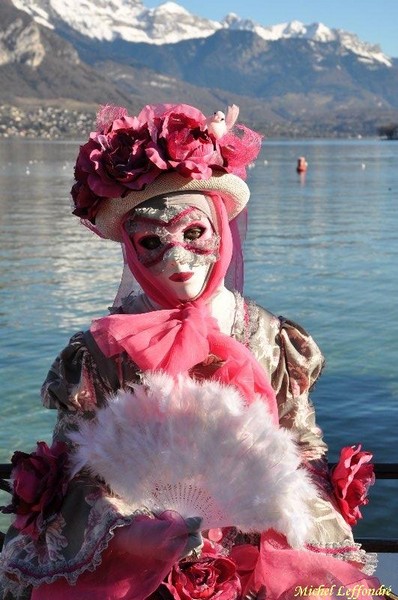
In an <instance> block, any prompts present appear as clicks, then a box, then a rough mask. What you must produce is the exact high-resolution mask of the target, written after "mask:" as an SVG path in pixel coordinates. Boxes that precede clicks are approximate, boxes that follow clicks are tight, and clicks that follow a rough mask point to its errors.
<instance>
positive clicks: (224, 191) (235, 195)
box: [95, 172, 250, 242]
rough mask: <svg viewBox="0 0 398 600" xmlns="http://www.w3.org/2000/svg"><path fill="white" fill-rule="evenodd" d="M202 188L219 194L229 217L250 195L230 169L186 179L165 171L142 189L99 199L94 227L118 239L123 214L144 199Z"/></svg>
mask: <svg viewBox="0 0 398 600" xmlns="http://www.w3.org/2000/svg"><path fill="white" fill-rule="evenodd" d="M206 191H207V192H210V191H214V192H217V193H218V194H220V196H221V197H222V199H223V201H224V204H225V207H226V209H227V213H228V218H229V220H231V219H233V218H234V217H236V216H237V215H238V214H239V213H240V212H241V211H242V210H243V208H244V207H245V206H246V204H247V202H248V200H249V197H250V190H249V188H248V186H247V184H246V183H245V182H244V181H243V179H241V178H240V177H237V176H236V175H233V174H231V173H219V174H218V173H217V174H215V175H213V176H212V177H209V179H187V178H186V177H182V176H181V175H179V174H178V173H174V172H173V173H165V174H164V175H160V176H159V177H158V178H157V179H155V181H154V182H153V183H151V184H150V185H148V186H147V187H146V188H145V189H143V190H140V191H132V192H130V193H129V194H128V195H127V196H125V197H124V198H109V199H108V200H103V201H102V203H101V206H100V209H99V211H98V213H97V215H96V217H95V227H96V229H97V230H98V231H99V232H100V234H101V236H103V237H104V238H106V239H110V240H113V241H115V242H120V241H121V240H122V237H121V223H122V220H123V217H124V216H125V215H126V213H128V212H130V211H131V210H132V209H133V208H135V207H136V206H138V205H139V204H141V203H142V202H145V200H149V199H150V198H154V197H156V196H162V195H166V194H170V193H174V192H206Z"/></svg>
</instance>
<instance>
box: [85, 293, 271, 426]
mask: <svg viewBox="0 0 398 600" xmlns="http://www.w3.org/2000/svg"><path fill="white" fill-rule="evenodd" d="M90 331H91V333H92V335H93V337H94V339H95V341H96V342H97V344H98V346H99V348H100V349H101V351H102V352H103V353H104V354H105V356H108V357H111V356H116V355H117V354H120V353H121V352H127V354H128V355H129V357H130V358H131V359H132V361H133V362H134V363H135V364H136V365H137V366H138V367H139V369H141V370H142V371H158V370H161V371H165V372H166V373H168V374H169V375H173V376H174V375H177V374H179V373H186V372H188V371H189V369H191V368H192V367H194V366H195V365H198V364H199V363H201V362H203V361H205V360H206V359H207V358H208V356H209V354H213V355H215V356H217V357H218V358H219V359H220V360H221V361H222V365H221V366H220V368H218V369H217V370H216V371H215V373H214V375H213V376H212V378H213V379H216V380H218V381H220V382H222V383H225V384H231V385H234V386H235V387H237V388H238V389H239V390H240V392H241V393H242V394H243V396H244V397H245V398H246V401H247V402H248V403H250V402H251V401H253V399H254V395H255V394H260V395H261V396H263V397H264V398H265V399H266V401H267V404H268V406H269V410H270V413H271V415H272V416H273V417H274V419H275V422H278V414H277V407H276V400H275V393H274V391H273V389H272V387H271V385H270V383H269V381H268V379H267V377H266V375H265V372H264V370H263V369H262V367H261V366H260V365H259V363H258V362H257V361H256V359H255V358H254V356H253V355H252V353H251V352H250V350H249V349H248V348H246V346H244V345H243V344H241V343H240V342H238V341H237V340H235V339H233V338H231V337H230V336H228V335H225V334H223V333H222V332H221V331H220V329H219V327H218V324H217V321H216V320H215V319H214V318H213V317H212V316H210V314H209V312H208V309H207V307H206V306H205V305H204V304H202V303H195V302H190V303H189V304H187V305H185V306H183V307H182V308H176V309H170V310H168V309H164V310H156V311H152V312H148V313H143V314H120V315H110V316H108V317H103V318H101V319H97V320H96V321H94V322H93V324H92V326H91V329H90Z"/></svg>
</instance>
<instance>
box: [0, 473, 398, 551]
mask: <svg viewBox="0 0 398 600" xmlns="http://www.w3.org/2000/svg"><path fill="white" fill-rule="evenodd" d="M330 466H333V465H330ZM374 472H375V475H376V481H377V480H380V479H398V463H375V465H374ZM10 476H11V464H0V489H1V490H3V491H5V492H11V486H10V482H9V479H10ZM397 491H398V490H397ZM3 541H4V533H3V532H0V549H1V547H2V544H3ZM355 541H356V542H358V543H359V544H361V545H362V547H363V549H364V550H366V551H367V552H388V553H390V552H397V553H398V539H397V538H374V537H369V538H361V537H359V538H356V539H355Z"/></svg>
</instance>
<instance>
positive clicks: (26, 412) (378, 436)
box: [0, 140, 398, 536]
mask: <svg viewBox="0 0 398 600" xmlns="http://www.w3.org/2000/svg"><path fill="white" fill-rule="evenodd" d="M77 148H78V142H74V143H73V142H42V141H32V140H3V141H0V236H1V250H0V253H1V254H0V369H1V371H0V381H1V389H2V393H1V396H0V419H1V425H2V426H1V444H0V462H6V461H7V460H9V458H10V456H11V454H12V451H13V450H15V449H22V450H25V451H30V450H31V449H32V448H33V446H34V444H35V442H36V440H38V439H44V440H46V441H50V439H51V430H52V427H53V424H54V420H55V412H54V411H49V410H45V409H43V408H42V407H41V403H40V396H39V391H40V386H41V383H42V381H43V379H44V378H45V376H46V373H47V371H48V369H49V366H50V364H51V362H52V360H53V359H54V358H55V356H56V355H57V353H58V352H59V350H60V349H62V348H63V347H64V346H65V345H66V344H67V342H68V339H69V337H70V336H71V335H72V334H73V333H74V332H75V331H77V330H79V329H82V328H87V327H88V326H89V325H90V322H91V319H92V318H93V317H95V316H101V315H103V314H105V313H106V309H107V307H108V306H109V305H110V304H111V303H112V300H113V298H114V295H115V292H116V289H117V285H118V281H119V279H120V273H121V262H122V261H121V252H120V249H119V247H118V245H117V244H114V243H112V242H107V241H103V240H99V239H98V238H96V237H95V236H94V235H93V234H92V233H90V232H89V231H88V230H86V229H85V228H84V227H82V226H81V225H80V224H79V222H78V219H77V218H76V217H73V216H70V199H69V190H70V187H71V184H72V177H73V165H74V160H75V156H76V153H77ZM300 155H305V156H306V158H307V161H308V163H309V168H308V171H307V173H306V174H304V175H298V174H297V173H296V171H295V166H296V162H297V157H298V156H300ZM248 182H249V185H250V187H251V189H252V199H251V201H250V210H249V235H248V239H247V242H246V246H245V255H246V278H245V281H246V283H245V292H246V294H247V295H249V296H251V297H252V298H254V299H256V300H257V301H258V302H259V303H260V304H262V305H263V306H265V307H266V308H268V309H269V310H271V311H272V312H274V313H275V314H277V315H284V316H286V317H288V318H289V319H292V320H294V321H296V322H298V323H300V324H301V325H302V326H303V327H304V328H306V329H307V330H309V331H310V332H311V334H312V335H313V337H314V338H315V339H316V341H317V342H318V344H319V345H320V347H321V348H322V351H323V353H324V354H325V356H326V368H325V370H324V373H323V375H322V377H321V379H320V381H319V383H318V384H317V386H316V388H315V390H314V392H313V394H312V399H313V401H314V403H315V406H316V410H317V414H318V422H319V424H320V425H321V427H322V429H323V430H324V433H325V439H326V441H327V443H328V444H329V447H330V459H331V460H336V458H337V456H338V452H339V449H340V447H342V446H345V445H351V444H356V443H362V445H363V448H364V449H367V450H370V451H372V452H374V457H375V460H376V461H379V462H383V461H384V462H398V450H397V446H396V438H397V428H398V368H397V364H398V344H397V334H398V325H397V321H398V302H397V297H398V143H394V142H380V141H377V140H352V141H318V140H317V141H308V140H306V141H266V142H265V144H264V148H263V151H262V154H261V157H260V158H259V160H258V161H257V163H256V165H255V167H254V168H252V169H251V170H250V171H249V177H248ZM397 491H398V490H397V487H396V483H395V484H394V483H393V482H382V481H381V482H378V483H377V486H376V487H374V488H373V489H372V490H371V502H370V504H369V506H368V507H366V508H365V509H364V511H363V513H364V515H365V518H364V519H363V521H362V522H361V523H360V525H358V526H357V528H356V530H355V532H356V534H357V535H365V534H366V535H380V536H381V535H385V536H389V535H390V536H393V535H395V536H397V535H398V522H397V521H398V520H397V518H396V515H397V512H398V499H397V498H398V494H397Z"/></svg>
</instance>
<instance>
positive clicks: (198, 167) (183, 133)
mask: <svg viewBox="0 0 398 600" xmlns="http://www.w3.org/2000/svg"><path fill="white" fill-rule="evenodd" d="M146 114H147V113H146ZM153 123H154V125H155V131H154V135H153V136H152V139H153V141H154V145H153V147H152V148H150V149H149V150H148V156H149V157H150V159H151V161H153V162H154V164H156V165H157V166H158V167H159V168H160V169H166V170H173V171H177V173H180V175H182V176H183V177H189V178H191V179H208V178H209V177H211V176H212V166H215V165H219V166H222V160H221V157H220V156H219V155H218V154H217V152H216V149H215V143H214V140H213V138H212V137H210V135H209V134H208V132H207V123H206V117H205V116H204V114H203V113H201V112H200V111H199V110H197V109H196V108H194V107H192V106H188V105H187V104H180V105H176V106H171V107H168V108H167V109H166V111H165V112H164V114H163V115H161V116H160V117H159V116H156V115H154V117H153Z"/></svg>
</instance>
